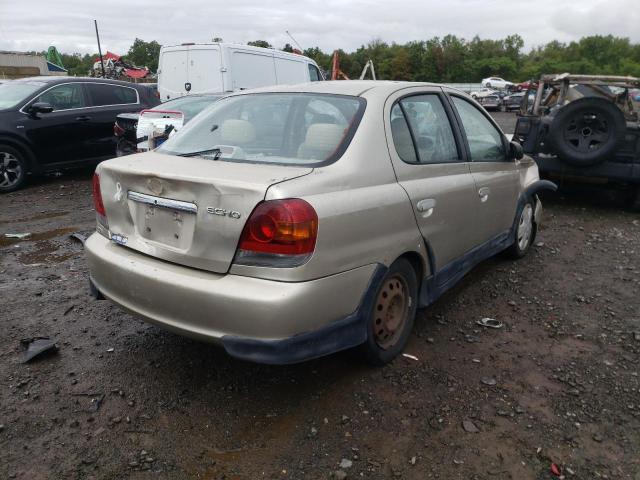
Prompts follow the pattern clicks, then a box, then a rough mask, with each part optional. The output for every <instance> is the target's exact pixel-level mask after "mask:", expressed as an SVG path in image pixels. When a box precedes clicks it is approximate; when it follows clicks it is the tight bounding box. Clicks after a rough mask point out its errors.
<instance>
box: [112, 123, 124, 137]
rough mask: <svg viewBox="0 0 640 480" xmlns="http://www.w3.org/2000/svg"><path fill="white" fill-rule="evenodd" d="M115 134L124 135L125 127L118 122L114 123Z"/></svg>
mask: <svg viewBox="0 0 640 480" xmlns="http://www.w3.org/2000/svg"><path fill="white" fill-rule="evenodd" d="M113 134H114V135H115V136H116V137H121V136H122V135H124V128H122V127H121V126H120V125H118V122H116V123H114V124H113Z"/></svg>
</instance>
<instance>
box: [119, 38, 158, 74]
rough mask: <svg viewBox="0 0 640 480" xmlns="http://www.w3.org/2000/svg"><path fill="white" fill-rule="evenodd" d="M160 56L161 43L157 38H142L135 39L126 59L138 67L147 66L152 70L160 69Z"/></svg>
mask: <svg viewBox="0 0 640 480" xmlns="http://www.w3.org/2000/svg"><path fill="white" fill-rule="evenodd" d="M159 58H160V44H159V43H158V42H156V41H155V40H152V41H150V42H145V41H144V40H142V39H140V38H136V39H135V40H134V41H133V45H131V47H130V48H129V51H128V52H127V55H126V60H127V62H129V63H132V64H134V65H135V66H137V67H147V68H149V69H150V70H151V71H152V72H155V71H157V70H158V60H159Z"/></svg>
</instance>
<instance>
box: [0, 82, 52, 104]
mask: <svg viewBox="0 0 640 480" xmlns="http://www.w3.org/2000/svg"><path fill="white" fill-rule="evenodd" d="M44 85H45V84H44V83H42V82H15V81H14V82H7V83H2V84H0V110H3V109H6V108H11V107H15V106H16V105H18V104H19V103H22V102H23V101H25V100H27V98H28V97H29V96H30V95H31V94H32V93H33V92H35V91H36V90H38V89H40V88H42V87H44Z"/></svg>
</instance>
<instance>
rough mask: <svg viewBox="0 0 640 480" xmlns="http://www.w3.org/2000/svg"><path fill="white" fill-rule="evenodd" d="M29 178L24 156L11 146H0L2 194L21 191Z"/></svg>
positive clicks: (0, 188)
mask: <svg viewBox="0 0 640 480" xmlns="http://www.w3.org/2000/svg"><path fill="white" fill-rule="evenodd" d="M26 177H27V162H26V160H25V158H24V155H23V154H22V153H21V152H19V151H18V150H16V149H15V148H13V147H10V146H9V145H2V144H0V193H7V192H13V191H14V190H17V189H19V188H20V187H21V186H22V184H23V183H24V181H25V179H26Z"/></svg>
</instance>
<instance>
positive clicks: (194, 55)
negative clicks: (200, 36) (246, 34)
mask: <svg viewBox="0 0 640 480" xmlns="http://www.w3.org/2000/svg"><path fill="white" fill-rule="evenodd" d="M318 80H324V79H323V77H322V74H321V73H320V69H319V68H318V65H317V64H316V62H314V61H313V60H311V59H310V58H308V57H305V56H303V55H297V54H294V53H287V52H282V51H279V50H274V49H271V48H259V47H250V46H248V45H234V44H230V43H207V44H195V43H183V44H182V45H175V46H163V47H162V48H161V49H160V61H159V64H158V92H159V94H160V99H161V100H162V101H163V102H166V101H167V100H170V99H172V98H176V97H181V96H183V95H188V94H190V93H193V94H195V93H224V92H234V91H237V90H244V89H247V88H256V87H264V86H268V85H282V84H294V83H304V82H315V81H318Z"/></svg>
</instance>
